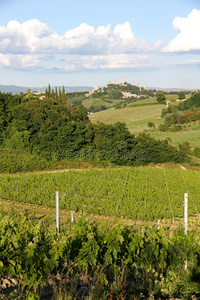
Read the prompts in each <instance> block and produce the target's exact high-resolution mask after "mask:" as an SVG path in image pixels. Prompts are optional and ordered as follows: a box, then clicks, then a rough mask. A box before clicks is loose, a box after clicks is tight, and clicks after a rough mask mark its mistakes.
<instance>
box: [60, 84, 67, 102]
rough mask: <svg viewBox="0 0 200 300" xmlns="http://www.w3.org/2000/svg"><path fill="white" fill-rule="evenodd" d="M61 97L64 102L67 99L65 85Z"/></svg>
mask: <svg viewBox="0 0 200 300" xmlns="http://www.w3.org/2000/svg"><path fill="white" fill-rule="evenodd" d="M61 99H62V100H63V101H64V102H66V101H67V97H66V95H65V87H64V85H63V88H62V97H61Z"/></svg>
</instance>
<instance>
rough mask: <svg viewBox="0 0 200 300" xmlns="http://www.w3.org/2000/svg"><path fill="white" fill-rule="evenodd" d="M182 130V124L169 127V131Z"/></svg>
mask: <svg viewBox="0 0 200 300" xmlns="http://www.w3.org/2000/svg"><path fill="white" fill-rule="evenodd" d="M181 130H182V126H181V125H177V126H174V127H172V128H171V129H170V131H172V132H175V131H181Z"/></svg>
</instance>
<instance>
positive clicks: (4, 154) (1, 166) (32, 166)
mask: <svg viewBox="0 0 200 300" xmlns="http://www.w3.org/2000/svg"><path fill="white" fill-rule="evenodd" d="M48 167H50V163H49V162H48V161H47V160H46V159H44V158H42V157H40V156H38V155H32V154H29V153H27V152H26V151H22V150H13V149H0V172H1V173H16V172H27V171H36V170H44V169H46V168H48Z"/></svg>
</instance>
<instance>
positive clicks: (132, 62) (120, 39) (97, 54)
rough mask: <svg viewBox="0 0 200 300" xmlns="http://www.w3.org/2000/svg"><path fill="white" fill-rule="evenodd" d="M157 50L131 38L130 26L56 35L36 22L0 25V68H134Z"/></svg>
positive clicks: (79, 29) (85, 27)
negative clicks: (1, 66)
mask: <svg viewBox="0 0 200 300" xmlns="http://www.w3.org/2000/svg"><path fill="white" fill-rule="evenodd" d="M160 48H161V42H160V41H156V42H155V43H150V42H147V41H144V40H142V39H138V38H136V37H135V35H134V33H133V32H132V28H131V24H130V23H129V22H126V23H124V24H118V25H116V26H115V27H114V29H113V30H112V29H111V25H108V26H99V27H97V28H96V29H95V28H94V27H92V26H90V25H88V24H85V23H82V24H80V26H78V27H76V28H74V29H71V30H69V31H66V32H65V34H64V35H59V34H58V33H57V32H55V31H54V30H52V29H51V28H50V27H49V26H48V25H46V24H44V23H42V22H40V21H39V20H37V19H32V20H29V21H26V22H24V23H22V24H20V23H19V22H17V21H14V20H13V21H10V22H9V23H8V25H7V27H5V26H0V65H4V66H9V67H14V68H25V69H32V68H40V69H43V70H50V69H52V70H57V71H59V70H60V71H61V70H65V71H70V70H77V69H97V68H103V69H106V68H114V69H115V68H123V67H127V68H135V67H136V66H138V63H141V64H142V63H143V60H146V59H147V57H148V56H147V53H149V52H153V51H157V50H158V49H160Z"/></svg>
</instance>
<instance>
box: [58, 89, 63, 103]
mask: <svg viewBox="0 0 200 300" xmlns="http://www.w3.org/2000/svg"><path fill="white" fill-rule="evenodd" d="M58 98H59V100H61V99H62V93H61V89H60V88H59V96H58Z"/></svg>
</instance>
